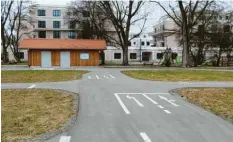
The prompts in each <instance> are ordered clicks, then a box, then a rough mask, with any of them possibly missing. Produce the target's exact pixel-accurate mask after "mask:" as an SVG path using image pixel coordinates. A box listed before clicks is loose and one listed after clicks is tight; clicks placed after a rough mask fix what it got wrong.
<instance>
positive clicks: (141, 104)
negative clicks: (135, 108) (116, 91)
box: [127, 95, 144, 107]
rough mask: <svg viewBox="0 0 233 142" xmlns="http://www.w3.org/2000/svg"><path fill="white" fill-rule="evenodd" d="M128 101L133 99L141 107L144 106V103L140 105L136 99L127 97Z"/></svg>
mask: <svg viewBox="0 0 233 142" xmlns="http://www.w3.org/2000/svg"><path fill="white" fill-rule="evenodd" d="M127 98H128V99H133V100H134V101H135V102H136V103H137V104H138V105H139V106H140V107H143V106H144V105H143V104H142V103H140V102H139V101H138V100H137V99H136V98H134V97H130V96H129V95H127Z"/></svg>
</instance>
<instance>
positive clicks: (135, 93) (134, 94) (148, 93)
mask: <svg viewBox="0 0 233 142" xmlns="http://www.w3.org/2000/svg"><path fill="white" fill-rule="evenodd" d="M117 94H119V95H120V94H129V95H141V94H148V95H153V94H154V95H168V94H169V93H117Z"/></svg>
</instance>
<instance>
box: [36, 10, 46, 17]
mask: <svg viewBox="0 0 233 142" xmlns="http://www.w3.org/2000/svg"><path fill="white" fill-rule="evenodd" d="M37 15H38V16H45V10H41V9H40V10H37Z"/></svg>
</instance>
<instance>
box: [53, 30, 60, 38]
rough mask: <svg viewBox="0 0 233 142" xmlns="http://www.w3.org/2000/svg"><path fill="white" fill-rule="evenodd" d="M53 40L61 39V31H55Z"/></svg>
mask: <svg viewBox="0 0 233 142" xmlns="http://www.w3.org/2000/svg"><path fill="white" fill-rule="evenodd" d="M53 38H61V31H53Z"/></svg>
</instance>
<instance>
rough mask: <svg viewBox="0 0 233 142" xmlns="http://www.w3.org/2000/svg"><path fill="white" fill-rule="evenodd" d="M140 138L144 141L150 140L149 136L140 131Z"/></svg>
mask: <svg viewBox="0 0 233 142" xmlns="http://www.w3.org/2000/svg"><path fill="white" fill-rule="evenodd" d="M140 135H141V137H142V139H143V140H144V142H151V140H150V138H149V137H148V136H147V134H146V133H144V132H143V133H140Z"/></svg>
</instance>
